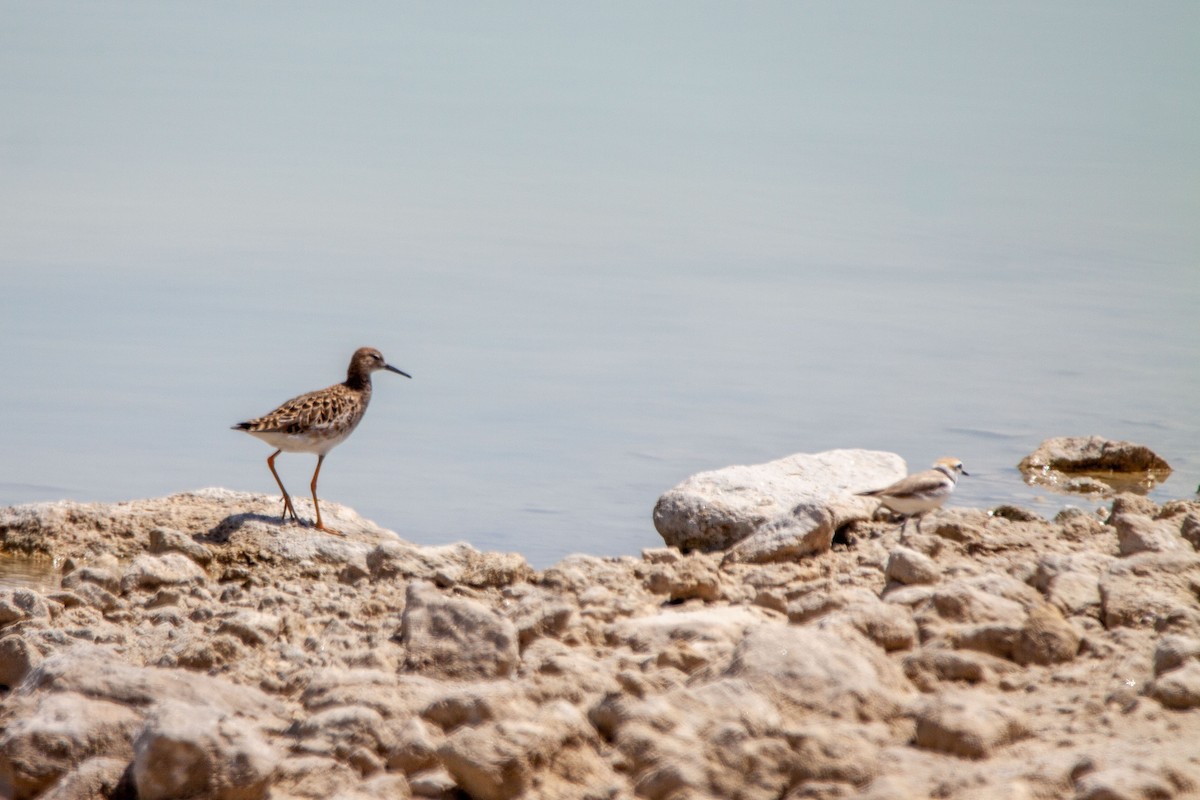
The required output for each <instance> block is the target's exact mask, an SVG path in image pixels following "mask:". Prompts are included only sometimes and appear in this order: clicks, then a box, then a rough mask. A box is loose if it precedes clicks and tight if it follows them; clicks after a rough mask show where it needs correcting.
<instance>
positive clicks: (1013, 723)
mask: <svg viewBox="0 0 1200 800" xmlns="http://www.w3.org/2000/svg"><path fill="white" fill-rule="evenodd" d="M915 718H916V723H917V730H916V736H915V739H914V741H915V742H916V745H917V746H918V747H923V748H927V749H930V750H938V751H941V752H944V753H951V754H953V755H956V756H963V757H965V758H988V757H989V756H991V755H993V754H994V753H995V751H996V750H997V749H998V748H1000V747H1003V746H1004V745H1006V744H1009V743H1011V742H1014V741H1017V740H1018V739H1022V738H1024V737H1026V736H1028V735H1029V733H1030V731H1029V726H1028V724H1027V723H1026V721H1025V720H1024V718H1023V717H1022V715H1021V714H1020V713H1018V712H1016V711H1015V710H1013V709H1012V708H1011V707H1006V706H1005V705H1004V704H1001V703H998V702H996V701H995V700H992V699H991V698H989V697H988V696H986V695H983V694H979V693H972V694H966V693H946V694H940V695H936V696H934V697H932V698H929V699H927V700H923V701H921V703H919V704H918V706H917V708H916V709H915Z"/></svg>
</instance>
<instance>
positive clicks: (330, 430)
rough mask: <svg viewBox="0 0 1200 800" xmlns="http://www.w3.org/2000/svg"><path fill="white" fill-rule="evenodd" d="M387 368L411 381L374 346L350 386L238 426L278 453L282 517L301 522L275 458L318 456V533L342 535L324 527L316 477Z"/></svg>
mask: <svg viewBox="0 0 1200 800" xmlns="http://www.w3.org/2000/svg"><path fill="white" fill-rule="evenodd" d="M381 369H386V370H388V371H389V372H395V373H397V374H398V375H403V376H404V377H406V378H411V377H412V376H411V375H409V374H408V373H407V372H404V371H402V370H398V369H396V368H395V367H393V366H391V365H390V364H388V363H387V362H386V361H384V360H383V354H382V353H380V352H379V351H378V350H376V349H375V348H373V347H360V348H359V349H357V350H355V351H354V355H353V356H352V357H351V358H350V368H349V369H348V370H347V371H346V381H345V383H337V384H334V385H333V386H330V387H328V388H326V389H321V390H320V391H317V392H309V393H308V394H302V395H300V396H299V397H293V398H292V399H291V400H288V401H287V402H286V403H284V404H283V405H281V406H280V407H279V408H277V409H275V410H274V411H272V412H271V413H270V414H267V415H266V416H262V417H259V418H258V419H252V420H249V421H248V422H239V423H238V424H237V425H234V426H233V430H235V431H245V432H246V433H248V434H250V435H251V436H257V437H258V438H259V439H262V440H263V441H264V442H266V443H267V444H269V445H271V446H272V447H274V448H276V450H275V452H274V453H272V454H271V456H270V457H269V458H268V459H267V466H268V467H270V468H271V474H272V475H274V476H275V483H277V484H279V491H281V492H283V516H282V517H281V518H280V519H287V517H288V515H289V514H290V515H291V517H292V519H293V520H295V521H296V522H299V521H300V518H299V517H297V516H296V509H295V508H293V507H292V498H291V497H289V496H288V492H287V489H285V488H283V481H281V480H280V479H279V473H278V472H276V471H275V456H277V455H279V454H280V453H282V452H284V451H287V452H289V453H316V454H317V469H316V471H315V472H313V477H312V483H311V484H310V485H309V488H311V489H312V499H313V508H315V509H316V511H317V525H316V527H317V530H319V531H325V532H326V533H335V534H336V533H337V531H334V530H330V529H329V528H326V527H325V525H324V524H323V523H322V522H321V506H320V505H319V504H318V503H317V476H319V475H320V474H321V463H322V462H323V461H324V460H325V454H326V453H328V452H329V451H330V450H332V449H333V448H335V447H337V446H338V445H339V444H341V443H342V442H344V441H346V439H347V438H348V437H349V436H350V434H351V433H353V432H354V429H355V428H356V427H358V423H359V422H361V421H362V418H363V414H364V413H366V410H367V403H369V402H371V373H372V372H375V371H376V370H381Z"/></svg>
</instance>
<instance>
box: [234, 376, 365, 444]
mask: <svg viewBox="0 0 1200 800" xmlns="http://www.w3.org/2000/svg"><path fill="white" fill-rule="evenodd" d="M365 399H366V398H365V397H364V396H363V394H362V393H360V392H355V391H352V390H350V389H348V388H346V387H345V386H343V385H342V384H340V383H339V384H335V385H334V386H330V387H329V388H327V389H321V390H320V391H316V392H309V393H308V394H302V395H300V396H299V397H293V398H292V399H291V400H288V401H287V402H286V403H284V404H283V405H281V406H280V407H279V408H277V409H275V410H274V411H272V412H271V413H270V414H267V415H265V416H262V417H259V418H257V419H252V420H249V421H248V422H243V423H242V424H241V425H240V426H239V427H240V428H241V429H242V430H246V431H249V432H251V433H288V434H298V433H303V432H305V431H317V430H321V429H323V428H330V427H341V426H344V425H346V424H347V422H348V421H349V420H351V419H353V418H354V417H356V416H359V415H361V413H362V410H363V409H362V406H364V405H365V403H363V400H365Z"/></svg>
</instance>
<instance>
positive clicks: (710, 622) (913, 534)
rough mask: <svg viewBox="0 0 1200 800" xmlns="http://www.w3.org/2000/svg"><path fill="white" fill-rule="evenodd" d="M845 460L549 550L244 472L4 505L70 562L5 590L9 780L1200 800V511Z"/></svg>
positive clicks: (736, 477)
mask: <svg viewBox="0 0 1200 800" xmlns="http://www.w3.org/2000/svg"><path fill="white" fill-rule="evenodd" d="M836 452H840V453H860V452H861V451H836ZM827 455H828V454H817V455H816V456H806V457H804V458H800V457H792V459H799V461H796V462H795V463H793V462H792V461H788V462H787V463H786V464H784V463H783V461H782V460H781V462H774V467H773V469H775V473H769V472H768V473H764V472H759V473H756V474H755V475H749V474H740V473H738V474H726V475H721V476H715V477H714V476H713V475H709V476H708V477H706V478H703V479H701V480H693V481H692V482H691V483H690V484H689V483H688V482H685V484H681V486H680V487H677V490H678V491H676V490H672V491H673V492H674V494H672V493H670V492H669V493H668V494H666V495H664V499H663V500H660V503H659V508H658V509H656V511H655V521H656V524H657V525H658V527H659V529H660V531H664V538H665V540H666V541H673V542H674V543H676V544H678V545H680V546H682V547H685V548H688V551H687V552H684V551H683V550H681V549H679V547H661V548H654V549H648V550H646V551H644V552H643V554H642V556H641V557H640V558H634V557H624V558H598V557H590V556H573V557H570V558H567V559H565V560H563V561H562V562H560V563H558V564H556V565H554V566H552V567H550V568H549V569H546V570H542V571H540V572H539V571H535V570H533V569H532V568H530V567H529V565H528V564H527V563H526V562H525V560H524V559H523V558H521V557H520V556H519V555H515V554H499V553H481V552H479V551H477V550H475V549H474V548H472V547H470V546H469V545H465V544H461V545H450V546H443V547H421V546H418V545H415V544H411V543H408V542H404V541H402V540H400V539H399V538H398V537H396V536H395V535H394V534H393V533H391V532H389V531H386V530H383V529H380V528H378V527H376V526H375V525H373V524H372V523H370V522H369V521H367V520H364V519H362V518H360V517H358V516H357V515H356V514H355V513H354V512H353V511H351V510H349V509H346V508H344V507H338V506H336V505H335V504H333V503H322V510H323V513H324V514H325V515H326V518H327V519H326V521H327V524H329V525H330V526H331V527H335V528H338V529H339V530H341V531H342V532H343V533H344V534H345V536H343V537H333V536H328V535H324V534H321V533H318V532H315V531H312V530H311V529H308V528H304V527H300V526H296V525H281V524H280V523H279V522H278V504H279V501H278V498H277V497H273V496H267V495H255V494H244V493H237V492H232V491H228V490H223V489H209V490H203V491H198V492H191V493H185V494H179V495H173V496H171V497H166V498H158V499H152V500H141V501H133V502H128V503H118V504H78V503H67V502H59V503H46V504H37V505H28V506H15V507H10V508H5V509H0V550H2V551H5V552H11V553H23V554H27V555H39V556H45V557H47V558H52V559H55V560H56V563H59V564H61V567H62V571H63V579H62V586H61V588H59V589H57V590H53V591H44V592H42V591H35V590H32V589H27V588H0V685H2V686H3V687H4V688H2V689H0V796H3V797H15V798H53V799H54V800H61V799H63V798H133V797H137V798H143V800H151V799H153V798H186V797H212V798H229V799H230V800H234V799H236V800H250V799H252V798H267V797H269V798H276V799H278V798H326V797H339V798H407V797H419V798H441V799H442V800H450V799H451V798H479V800H491V799H492V798H496V799H507V798H529V799H530V800H532V799H533V798H629V799H630V800H632V798H651V799H653V800H684V798H713V799H714V800H715V799H716V798H744V799H745V800H759V798H762V800H767V798H770V799H771V800H776V799H777V798H786V799H787V800H800V798H848V797H863V798H879V799H880V800H882V799H883V798H926V797H943V798H963V799H964V800H965V799H966V798H972V799H974V798H985V799H986V798H997V799H1000V798H1002V799H1003V800H1021V799H1022V798H1086V799H1087V800H1119V799H1121V798H1151V797H1153V798H1173V797H1190V796H1197V795H1200V747H1197V745H1196V743H1197V742H1200V713H1197V711H1196V709H1197V707H1200V552H1197V550H1198V549H1200V502H1197V501H1196V500H1194V499H1192V500H1179V501H1172V502H1168V503H1165V504H1163V505H1158V504H1156V503H1154V502H1152V501H1150V500H1148V499H1146V498H1145V497H1141V496H1137V495H1133V494H1118V495H1117V496H1115V497H1114V498H1112V499H1111V500H1109V501H1105V502H1106V505H1105V507H1104V508H1103V509H1102V513H1089V512H1083V511H1068V512H1063V513H1060V514H1059V515H1058V516H1057V517H1056V518H1055V519H1054V520H1044V519H1041V518H1039V517H1038V516H1037V515H1035V514H1033V513H1030V512H1027V511H1024V510H1021V509H1016V508H1011V507H1006V508H1003V509H995V510H991V511H984V510H974V509H961V508H953V507H950V508H946V509H943V510H941V511H938V512H935V513H933V514H931V515H930V516H929V517H928V518H927V519H926V520H925V521H924V523H923V524H922V526H921V528H920V530H919V531H918V530H916V529H915V526H912V525H910V526H909V527H908V528H907V530H906V531H905V532H904V533H901V531H900V527H899V526H898V525H897V524H895V523H894V522H892V521H888V520H876V519H873V518H872V514H871V511H872V509H871V508H870V507H869V505H867V506H865V505H864V504H863V498H856V497H852V492H850V491H849V490H851V489H853V488H855V487H859V488H871V486H870V485H871V483H872V482H876V485H878V483H877V482H878V481H879V480H881V479H882V478H884V477H886V476H887V475H890V474H894V473H896V472H897V471H899V473H900V474H903V469H904V466H903V462H899V461H898V459H895V460H893V459H889V458H887V457H885V456H887V455H889V454H882V455H880V454H868V455H865V456H862V458H864V459H865V462H866V464H867V466H866V467H865V468H864V469H866V470H867V472H866V473H862V472H854V471H851V472H848V473H847V474H845V475H841V476H840V477H839V476H835V478H836V479H834V480H832V482H831V483H829V485H821V486H818V485H817V483H819V482H820V481H821V480H822V478H821V476H822V475H825V476H826V477H828V476H829V475H830V474H831V473H830V472H829V469H830V466H829V465H830V463H831V462H829V461H828V459H826V460H825V461H820V460H819V459H820V458H824V457H825V456H827ZM854 457H855V458H858V457H859V456H858V455H855V456H854ZM805 459H808V460H805ZM811 459H818V461H812V460H811ZM801 462H803V463H801ZM797 464H799V465H800V466H797ZM804 464H808V465H809V466H811V467H812V469H811V470H810V472H809V473H807V477H801V478H798V479H795V480H792V481H790V482H789V481H788V480H787V479H786V476H787V475H789V474H792V473H794V472H795V470H800V471H803V470H804V469H805V467H804ZM781 465H782V466H781ZM763 466H767V465H763ZM872 470H873V471H872ZM776 473H778V474H776ZM771 475H775V477H771ZM764 476H766V477H764ZM699 478H701V476H697V479H699ZM793 478H795V476H794V475H793ZM777 479H778V480H777ZM722 486H723V488H721V487H722ZM797 486H799V489H797ZM814 487H815V488H814ZM717 489H720V491H716V490H717ZM722 492H725V493H724V494H722ZM795 492H799V495H801V496H803V497H808V498H809V499H810V500H812V502H807V503H806V502H804V501H801V502H797V500H796V497H795V496H793V493H795ZM706 493H707V494H706ZM689 498H691V499H689ZM697 498H699V499H697ZM705 498H707V499H705ZM814 498H815V499H814ZM818 501H819V502H818ZM306 508H307V509H308V510H309V511H310V512H311V507H310V506H308V507H306V506H305V505H304V504H303V503H301V502H299V501H298V502H297V510H298V511H300V513H301V515H303V514H304V513H305V510H306ZM814 509H815V510H814ZM738 515H741V516H740V517H739V518H740V519H751V522H750V523H747V527H745V528H744V529H739V530H735V529H734V527H731V526H732V525H733V524H734V523H732V522H729V520H730V519H732V518H733V517H736V516H738ZM665 529H669V530H671V531H678V532H679V533H678V535H679V536H680V537H681V538H679V539H678V540H672V539H671V538H670V536H672V535H674V534H668V533H667V532H665ZM705 537H707V538H705ZM706 542H708V543H710V545H711V546H706V545H705V543H706Z"/></svg>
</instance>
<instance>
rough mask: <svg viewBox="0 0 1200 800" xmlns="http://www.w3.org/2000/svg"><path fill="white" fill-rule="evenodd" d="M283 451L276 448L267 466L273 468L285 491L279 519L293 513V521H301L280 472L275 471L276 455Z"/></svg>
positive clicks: (283, 518)
mask: <svg viewBox="0 0 1200 800" xmlns="http://www.w3.org/2000/svg"><path fill="white" fill-rule="evenodd" d="M282 452H283V451H282V450H276V451H275V452H274V453H271V456H270V457H269V458H268V459H267V466H268V467H270V468H271V474H272V475H274V476H275V483H277V484H279V491H280V492H282V493H283V514H282V515H281V516H280V517H279V519H281V520H285V519H287V517H288V514H291V515H292V521H294V522H299V521H300V518H299V517H297V516H296V509H294V508H292V498H290V497H288V493H287V489H285V488H283V481H281V480H279V473H278V472H276V471H275V456H277V455H279V454H280V453H282Z"/></svg>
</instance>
